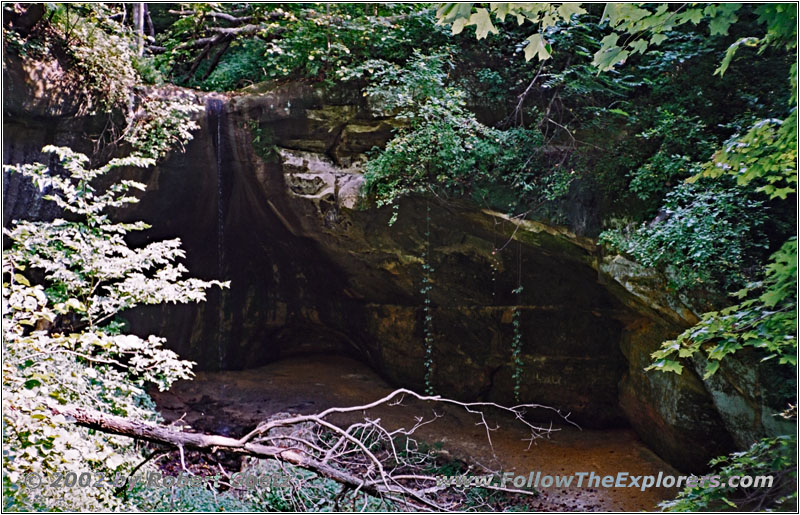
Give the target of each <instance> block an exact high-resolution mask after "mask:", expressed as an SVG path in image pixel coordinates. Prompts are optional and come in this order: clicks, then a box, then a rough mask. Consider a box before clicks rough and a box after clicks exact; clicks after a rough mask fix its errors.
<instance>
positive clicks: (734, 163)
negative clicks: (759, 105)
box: [691, 108, 797, 199]
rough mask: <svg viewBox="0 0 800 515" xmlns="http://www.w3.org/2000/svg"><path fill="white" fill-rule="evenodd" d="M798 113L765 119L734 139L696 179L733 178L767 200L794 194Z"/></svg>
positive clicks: (794, 111)
mask: <svg viewBox="0 0 800 515" xmlns="http://www.w3.org/2000/svg"><path fill="white" fill-rule="evenodd" d="M796 125H797V109H796V108H793V109H792V111H791V114H790V115H789V117H788V118H786V120H784V121H780V120H774V119H767V120H761V121H760V122H758V123H756V124H755V125H753V127H751V128H750V130H748V131H747V133H745V134H744V135H743V136H739V137H734V138H733V139H731V140H730V141H729V142H728V143H727V144H726V145H725V147H724V148H723V149H721V150H720V151H718V152H717V153H716V154H715V155H714V158H713V161H712V162H711V163H709V164H708V165H707V166H706V167H705V169H704V170H703V171H702V172H701V173H700V174H699V175H697V176H695V177H693V178H692V179H691V180H696V179H697V178H699V177H720V176H722V175H732V176H734V177H735V178H736V182H737V183H738V184H739V185H742V186H746V185H749V184H751V183H754V185H755V186H756V191H760V192H763V193H764V194H766V195H767V196H768V197H769V198H780V199H785V198H787V196H788V195H789V194H791V193H794V192H796V191H797V131H796Z"/></svg>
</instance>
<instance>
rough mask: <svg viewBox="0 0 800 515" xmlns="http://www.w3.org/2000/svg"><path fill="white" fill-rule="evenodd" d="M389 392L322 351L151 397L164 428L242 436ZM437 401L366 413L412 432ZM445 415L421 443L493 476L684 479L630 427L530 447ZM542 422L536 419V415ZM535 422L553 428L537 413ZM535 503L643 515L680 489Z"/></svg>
mask: <svg viewBox="0 0 800 515" xmlns="http://www.w3.org/2000/svg"><path fill="white" fill-rule="evenodd" d="M391 391H392V388H391V387H390V386H389V385H388V384H387V383H386V382H385V381H384V380H383V379H381V378H380V377H379V376H378V375H377V374H376V373H375V372H373V371H372V370H371V369H370V368H369V367H367V366H366V365H364V364H363V363H361V362H359V361H356V360H353V359H350V358H346V357H341V356H329V355H325V356H322V355H317V356H302V357H296V358H289V359H285V360H282V361H278V362H275V363H271V364H269V365H267V366H264V367H261V368H256V369H249V370H240V371H223V372H198V373H197V377H196V378H195V379H194V380H193V381H180V382H178V383H176V384H175V385H173V387H172V388H171V389H170V390H169V391H168V392H153V397H154V399H155V400H156V403H157V405H158V407H159V410H160V411H161V413H162V415H163V416H164V418H165V420H166V421H168V422H171V421H174V420H176V419H179V418H181V417H183V421H184V422H185V423H187V424H189V425H190V426H192V428H194V429H195V430H198V431H202V432H214V433H217V434H226V435H229V436H240V435H242V434H244V433H245V432H246V431H247V430H249V429H251V428H252V427H254V426H255V425H256V424H257V423H258V422H260V421H261V420H264V419H265V418H267V417H268V416H270V415H272V414H273V413H278V412H288V413H300V414H310V413H316V412H320V411H322V410H324V409H326V408H329V407H332V406H351V405H361V404H367V403H369V402H372V401H374V400H377V399H379V398H380V397H382V396H384V395H386V394H388V393H390V392H391ZM433 407H434V406H433V405H432V404H429V403H428V404H424V403H421V402H419V401H416V400H414V401H411V400H406V401H404V402H403V405H401V406H387V405H382V406H380V407H377V408H373V409H371V410H369V411H368V412H366V415H367V416H369V417H370V418H371V419H375V418H378V417H379V418H380V419H381V421H382V423H383V424H384V425H385V426H386V427H389V428H395V427H406V428H408V427H411V426H412V425H413V424H414V417H415V416H419V415H424V416H426V417H431V418H432V415H433V413H432V409H433ZM362 413H363V412H359V413H353V414H347V415H337V417H341V418H339V419H337V418H332V420H333V421H335V422H341V423H344V422H347V421H351V422H352V421H355V419H357V420H363V416H364V415H363V414H362ZM436 413H437V414H442V413H444V416H443V417H441V418H438V419H436V420H435V421H433V422H432V423H430V424H427V425H425V426H423V427H421V428H420V429H419V430H418V432H417V433H416V434H417V435H418V438H419V439H420V440H422V441H424V442H426V443H428V444H434V443H436V442H440V443H441V447H442V450H443V452H447V453H449V454H450V456H451V457H452V458H454V459H460V460H463V461H465V462H467V463H471V464H475V465H477V470H476V472H475V473H476V474H481V473H483V472H482V471H481V468H480V467H481V466H483V467H486V468H488V469H491V470H494V471H513V472H515V473H516V474H520V475H522V474H524V475H526V476H527V475H528V473H529V472H530V471H541V473H542V475H545V474H550V475H556V474H562V475H565V474H572V473H575V472H595V473H596V474H599V475H616V474H617V473H618V472H622V471H624V472H628V473H629V474H630V475H650V474H652V475H658V473H659V472H663V473H664V474H678V473H677V471H675V469H673V468H672V467H671V466H669V465H668V464H667V463H665V462H664V461H663V460H661V459H660V458H659V457H658V456H656V455H655V454H654V453H653V452H652V451H650V450H649V449H648V448H647V447H645V445H644V444H643V443H642V442H641V441H640V440H639V439H638V438H637V436H636V435H635V434H634V433H633V431H631V430H629V429H609V430H578V429H576V428H574V427H572V426H569V425H567V426H558V429H559V430H558V431H555V432H553V433H551V435H550V438H542V439H538V440H536V441H535V443H534V444H533V445H532V446H530V448H529V444H528V442H527V441H525V438H526V437H527V436H528V432H527V431H526V429H525V427H524V426H522V425H521V424H520V423H519V422H516V421H515V420H514V419H513V417H504V416H498V417H496V418H495V419H493V422H496V423H497V424H498V425H499V428H498V429H497V430H495V431H493V432H492V435H491V437H492V445H489V444H488V441H487V437H486V431H485V429H484V428H483V427H482V426H479V425H476V416H475V415H471V414H469V413H467V412H466V411H464V410H463V409H461V408H459V407H457V406H447V407H445V408H444V410H443V409H442V407H441V406H437V407H436ZM537 416H540V415H537ZM541 417H542V418H541V420H537V422H541V423H546V424H548V425H549V421H550V418H549V416H548V418H545V415H544V414H542V415H541ZM539 490H540V492H541V495H540V496H539V497H538V498H537V502H536V503H535V504H536V505H538V506H537V508H538V509H540V510H552V511H641V510H655V509H657V506H656V505H657V503H658V502H659V501H661V500H664V499H669V498H672V497H673V496H674V495H675V493H676V490H675V489H666V488H660V489H655V488H652V489H648V490H646V491H644V492H642V491H640V490H639V489H637V488H603V487H602V486H601V487H599V488H576V487H574V486H573V487H572V488H568V489H563V488H556V487H551V488H539Z"/></svg>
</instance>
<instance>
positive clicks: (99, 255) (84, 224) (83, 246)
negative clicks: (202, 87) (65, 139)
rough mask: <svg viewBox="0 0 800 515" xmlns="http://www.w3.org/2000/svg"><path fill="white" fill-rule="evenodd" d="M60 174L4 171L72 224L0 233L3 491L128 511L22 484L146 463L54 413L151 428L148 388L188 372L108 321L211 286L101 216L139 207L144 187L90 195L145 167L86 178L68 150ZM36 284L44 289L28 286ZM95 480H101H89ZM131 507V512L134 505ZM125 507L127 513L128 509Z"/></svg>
mask: <svg viewBox="0 0 800 515" xmlns="http://www.w3.org/2000/svg"><path fill="white" fill-rule="evenodd" d="M43 151H44V152H46V153H49V152H52V153H55V154H56V155H57V156H58V158H59V161H60V163H61V166H60V168H61V170H60V171H51V170H49V169H48V168H47V167H46V166H45V165H42V164H38V163H37V164H29V165H17V166H4V171H7V172H11V173H21V174H23V175H25V176H26V177H29V178H30V179H31V180H32V181H33V182H34V184H36V185H37V186H38V187H40V188H42V189H45V190H46V191H48V192H49V194H48V196H47V198H49V199H50V200H52V201H54V202H56V203H57V204H58V205H59V206H60V207H61V208H62V209H64V210H65V211H66V212H67V213H68V214H69V220H65V219H56V220H54V221H52V222H30V221H23V222H17V223H16V224H14V225H13V226H12V227H11V228H9V229H6V230H4V233H5V236H6V237H8V238H9V240H10V241H11V247H10V248H9V249H8V250H6V251H4V252H3V277H4V282H3V356H4V359H3V402H4V405H3V427H4V431H3V465H4V470H5V473H4V478H3V489H4V494H5V495H4V496H5V498H6V508H7V509H13V510H21V511H30V510H47V509H50V508H52V507H54V506H59V507H62V509H64V508H66V509H69V510H74V511H79V510H86V509H93V510H109V509H127V508H130V507H132V506H135V505H136V501H135V500H134V499H133V498H131V499H128V498H125V497H123V496H117V495H116V494H115V490H114V489H113V488H94V489H85V488H80V487H71V488H65V489H58V488H54V489H44V490H41V491H38V492H37V491H36V490H32V489H28V488H25V487H24V485H21V484H20V480H21V479H23V478H24V477H25V474H28V473H38V474H40V475H41V476H43V477H46V476H49V475H50V474H52V473H54V472H56V471H57V472H64V471H65V470H71V471H75V472H76V473H78V474H80V473H82V472H93V473H95V474H103V475H104V477H107V478H113V477H114V475H115V473H116V472H120V473H127V472H128V471H130V470H131V469H132V468H133V467H134V466H135V465H137V464H138V462H139V461H141V456H140V452H139V451H138V450H137V448H136V446H135V445H134V443H133V442H132V441H131V440H130V439H127V438H122V437H116V436H108V435H102V436H101V435H97V434H96V433H94V432H92V431H90V430H88V429H84V428H80V427H78V426H76V425H74V424H73V423H71V422H70V421H69V420H67V419H65V417H64V416H61V415H57V414H56V413H57V412H58V409H59V407H60V406H64V405H68V406H71V407H86V408H91V409H95V410H100V411H103V412H105V413H110V414H114V415H121V416H127V417H132V418H135V419H138V420H156V419H157V418H158V415H157V412H156V411H155V407H154V405H153V403H152V401H151V400H150V398H149V397H148V396H147V394H146V393H145V387H146V386H147V385H157V386H158V387H159V388H161V389H162V390H163V389H165V388H167V387H168V386H169V385H170V384H171V383H172V382H174V381H175V380H177V379H182V378H188V377H190V376H191V363H189V362H186V361H181V360H179V359H178V357H177V356H176V355H175V353H173V352H172V351H169V350H166V349H164V348H163V347H162V344H163V341H164V340H163V339H162V338H159V337H157V336H149V337H147V338H141V337H139V336H135V335H132V334H121V333H120V324H119V323H118V322H117V321H116V320H115V318H116V317H117V316H118V315H119V314H120V313H122V312H124V311H125V310H128V309H130V308H133V307H135V306H137V305H142V304H157V303H163V302H181V303H185V302H199V301H202V300H204V299H205V293H204V291H205V290H206V289H207V288H209V287H211V286H214V285H217V286H224V284H222V283H219V282H217V281H200V280H198V279H184V278H182V276H183V274H184V273H185V272H186V269H185V268H184V267H183V266H182V265H181V264H179V263H177V260H178V259H180V258H182V257H183V255H184V254H183V251H182V250H181V249H180V241H179V240H168V241H157V242H152V243H149V244H148V245H146V246H144V247H143V248H140V249H131V248H130V247H129V246H128V245H127V243H126V242H125V236H126V234H128V233H130V232H131V231H140V230H143V229H145V228H147V226H146V224H144V223H142V222H133V223H114V222H112V221H111V220H110V219H109V217H108V215H107V214H106V210H108V209H109V208H118V207H122V206H124V205H126V204H129V203H132V202H136V200H137V199H136V197H134V196H131V195H130V194H129V192H130V191H132V190H142V189H143V188H144V186H143V185H142V184H139V183H136V182H134V181H129V180H122V181H119V182H116V183H113V184H111V185H110V186H109V187H108V188H105V189H102V190H97V189H96V188H95V187H94V186H93V185H92V184H93V181H94V180H95V179H100V178H101V177H102V176H104V175H106V174H108V173H109V172H111V171H112V170H114V169H115V168H119V167H122V166H139V167H144V166H149V165H151V164H152V163H153V161H152V160H150V159H144V158H141V157H128V158H122V159H115V160H112V161H111V162H110V163H108V164H107V165H105V166H102V167H100V168H97V169H87V168H86V164H87V163H88V161H89V159H88V157H86V156H85V155H83V154H78V153H75V152H73V151H72V150H70V149H68V148H63V147H45V148H44V149H43ZM34 278H37V279H38V281H40V282H39V284H36V283H34V282H33V279H34ZM95 477H96V476H95ZM130 503H132V504H130ZM126 507H127V508H126Z"/></svg>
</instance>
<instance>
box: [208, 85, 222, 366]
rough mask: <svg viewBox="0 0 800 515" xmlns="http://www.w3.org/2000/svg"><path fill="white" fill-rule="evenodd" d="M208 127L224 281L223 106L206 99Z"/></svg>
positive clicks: (219, 347)
mask: <svg viewBox="0 0 800 515" xmlns="http://www.w3.org/2000/svg"><path fill="white" fill-rule="evenodd" d="M206 113H207V116H208V127H209V132H211V135H212V138H213V140H214V150H215V152H216V157H217V163H216V164H217V278H218V279H220V280H223V279H224V270H225V202H224V200H225V190H224V184H225V180H224V179H225V176H224V167H223V162H222V153H223V141H222V126H223V115H224V104H223V102H222V100H220V99H216V98H210V99H208V102H207V106H206ZM223 300H224V293H222V292H220V295H219V306H218V309H219V320H218V324H217V363H218V365H219V369H220V370H223V369H224V368H225V330H224V329H225V324H224V321H225V309H224V302H223Z"/></svg>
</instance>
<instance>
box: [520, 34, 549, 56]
mask: <svg viewBox="0 0 800 515" xmlns="http://www.w3.org/2000/svg"><path fill="white" fill-rule="evenodd" d="M527 41H528V44H527V45H526V46H525V60H526V61H530V60H531V59H533V57H534V56H536V57H538V58H539V60H541V61H544V60H546V59H549V58H550V53H551V52H552V47H551V46H550V44H549V43H547V42H546V41H545V40H544V38H543V37H542V35H541V34H534V35H532V36H530V37H529V38H528V39H527Z"/></svg>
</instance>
